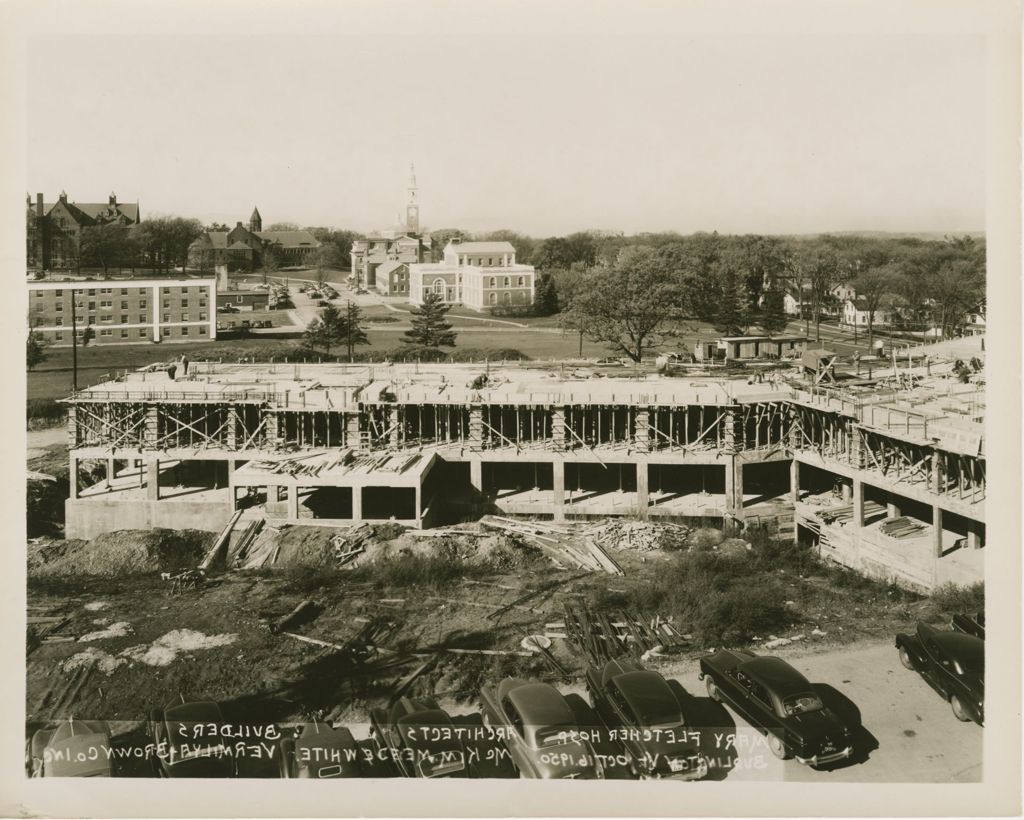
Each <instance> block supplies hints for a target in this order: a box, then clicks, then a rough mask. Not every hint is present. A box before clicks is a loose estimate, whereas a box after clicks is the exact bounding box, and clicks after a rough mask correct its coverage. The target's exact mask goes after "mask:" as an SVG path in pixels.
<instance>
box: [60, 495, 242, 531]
mask: <svg viewBox="0 0 1024 820" xmlns="http://www.w3.org/2000/svg"><path fill="white" fill-rule="evenodd" d="M64 513H65V516H66V523H65V537H67V538H85V539H89V538H95V537H96V536H97V535H100V534H101V533H104V532H111V531H112V530H146V529H151V528H154V527H165V528H167V529H174V530H183V529H196V530H208V531H210V532H217V531H219V530H221V529H222V528H223V527H224V525H225V524H227V523H228V519H229V518H231V515H232V511H231V510H230V509H229V508H228V505H227V504H224V503H217V502H212V501H140V500H137V499H134V500H131V501H115V500H113V499H105V498H95V499H93V498H85V499H77V500H73V499H70V498H69V499H68V500H67V501H65V502H64Z"/></svg>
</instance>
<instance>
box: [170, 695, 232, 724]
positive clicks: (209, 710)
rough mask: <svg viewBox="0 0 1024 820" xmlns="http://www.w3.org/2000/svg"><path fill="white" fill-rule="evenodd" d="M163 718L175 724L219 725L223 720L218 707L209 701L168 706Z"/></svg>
mask: <svg viewBox="0 0 1024 820" xmlns="http://www.w3.org/2000/svg"><path fill="white" fill-rule="evenodd" d="M164 718H165V719H166V720H168V721H175V722H176V723H219V722H220V721H222V720H224V716H223V715H222V714H221V711H220V706H218V705H217V704H216V703H214V702H213V701H210V700H199V701H193V702H191V703H176V704H174V705H173V706H168V707H167V708H166V709H165V710H164Z"/></svg>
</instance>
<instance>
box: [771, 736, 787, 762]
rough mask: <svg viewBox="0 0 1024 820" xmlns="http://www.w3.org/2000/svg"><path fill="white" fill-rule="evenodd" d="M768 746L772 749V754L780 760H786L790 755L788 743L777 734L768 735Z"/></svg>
mask: <svg viewBox="0 0 1024 820" xmlns="http://www.w3.org/2000/svg"><path fill="white" fill-rule="evenodd" d="M768 748H769V749H771V751H772V754H773V755H775V756H776V757H777V758H778V759H779V760H785V759H786V758H787V757H789V750H788V749H786V745H785V744H784V743H783V742H782V741H781V740H779V738H777V737H776V736H775V735H768Z"/></svg>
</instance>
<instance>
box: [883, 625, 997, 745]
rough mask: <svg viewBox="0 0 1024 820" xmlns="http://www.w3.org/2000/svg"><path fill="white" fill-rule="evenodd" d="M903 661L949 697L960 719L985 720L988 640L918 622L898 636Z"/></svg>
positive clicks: (943, 694)
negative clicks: (912, 632)
mask: <svg viewBox="0 0 1024 820" xmlns="http://www.w3.org/2000/svg"><path fill="white" fill-rule="evenodd" d="M896 648H897V649H899V652H900V663H902V664H903V665H904V666H905V667H906V668H907V669H911V670H913V671H914V672H917V673H918V674H919V675H920V676H921V677H922V678H924V679H925V681H926V682H927V683H928V685H929V686H931V687H932V689H934V690H935V691H936V692H938V693H939V694H940V695H942V697H943V698H945V699H946V700H947V701H949V705H950V708H951V709H952V710H953V714H954V715H956V717H957V719H958V720H963V721H968V720H973V721H974V722H975V723H977V724H978V725H979V726H983V725H984V724H985V641H984V640H983V639H982V638H979V637H978V636H977V635H968V634H966V633H964V632H958V631H951V630H945V629H937V628H936V627H934V626H929V625H928V624H926V623H922V622H918V624H917V632H916V633H915V634H913V635H907V634H905V633H900V634H899V635H897V636H896Z"/></svg>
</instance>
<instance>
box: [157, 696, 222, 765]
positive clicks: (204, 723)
mask: <svg viewBox="0 0 1024 820" xmlns="http://www.w3.org/2000/svg"><path fill="white" fill-rule="evenodd" d="M225 725H226V724H225V721H224V716H223V714H222V713H221V710H220V706H219V705H217V704H216V703H214V702H212V701H194V702H191V703H189V702H186V701H185V699H184V698H182V699H181V702H180V703H172V704H170V705H168V706H167V707H165V708H164V709H154V710H153V711H152V712H150V713H149V736H150V739H151V740H152V741H153V743H154V744H155V746H156V754H155V755H154V757H153V762H154V768H155V770H156V774H157V776H158V777H217V778H224V777H234V776H235V775H236V774H237V768H236V765H235V757H234V756H233V755H232V754H231V753H230V749H228V747H227V745H226V743H225V738H224V737H223V735H222V734H221V729H222V728H223V727H224V726H225Z"/></svg>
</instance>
